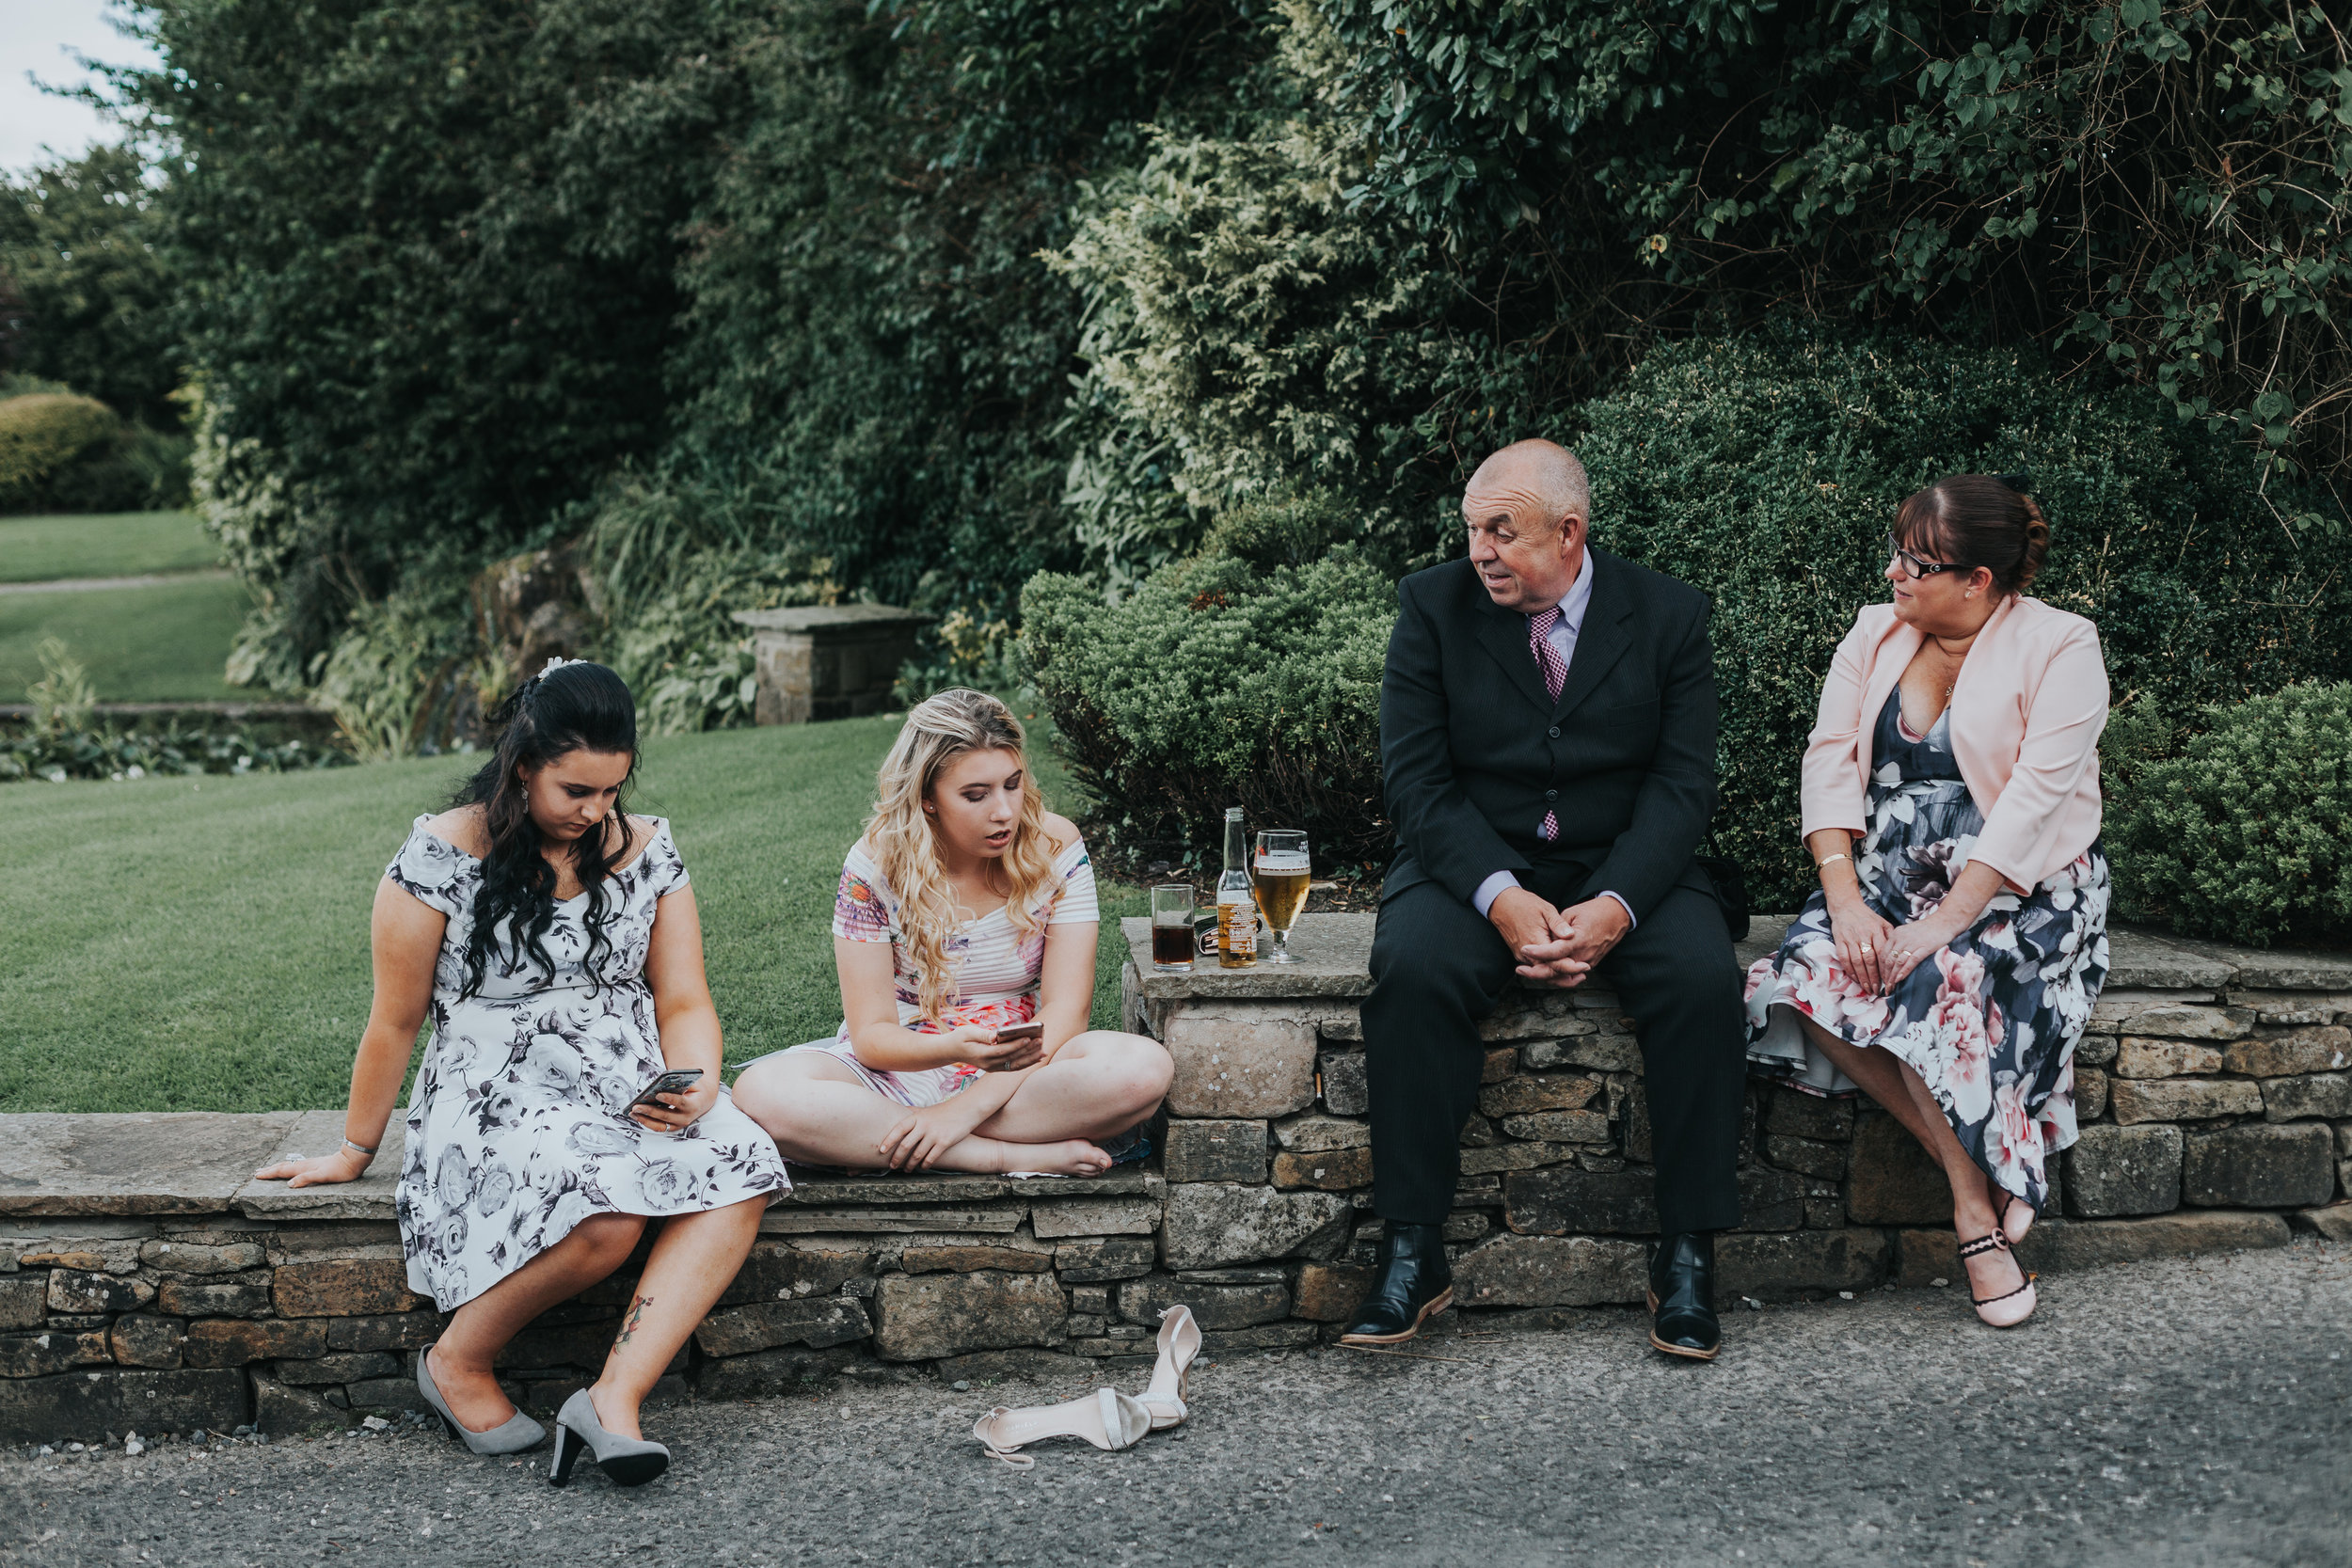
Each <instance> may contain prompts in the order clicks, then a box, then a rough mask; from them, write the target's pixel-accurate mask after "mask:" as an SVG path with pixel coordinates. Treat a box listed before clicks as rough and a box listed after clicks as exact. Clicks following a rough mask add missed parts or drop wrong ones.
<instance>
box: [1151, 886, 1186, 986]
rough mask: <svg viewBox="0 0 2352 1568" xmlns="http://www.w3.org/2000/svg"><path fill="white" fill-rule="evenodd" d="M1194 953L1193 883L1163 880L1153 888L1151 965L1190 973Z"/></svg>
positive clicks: (1166, 971) (1162, 971)
mask: <svg viewBox="0 0 2352 1568" xmlns="http://www.w3.org/2000/svg"><path fill="white" fill-rule="evenodd" d="M1192 956H1193V938H1192V884H1191V883H1190V882H1164V883H1162V884H1161V885H1160V886H1158V887H1155V888H1153V889H1152V968H1153V969H1155V970H1157V971H1159V972H1160V973H1161V974H1191V973H1192Z"/></svg>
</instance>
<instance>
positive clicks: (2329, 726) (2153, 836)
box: [2105, 682, 2352, 947]
mask: <svg viewBox="0 0 2352 1568" xmlns="http://www.w3.org/2000/svg"><path fill="white" fill-rule="evenodd" d="M2155 706H2156V701H2155V699H2153V698H2151V697H2146V696H2143V697H2141V698H2139V699H2138V700H2137V702H2136V703H2135V704H2133V707H2134V708H2135V709H2139V710H2141V711H2139V712H2138V713H2137V714H2134V715H2133V716H2132V721H2131V722H2130V723H2128V724H2126V725H2123V726H2120V727H2122V728H2124V729H2125V731H2126V734H2127V736H2128V738H2129V742H2130V744H2129V746H2128V748H2127V749H2125V750H2123V752H2122V754H2120V755H2118V756H2115V757H2114V758H2112V759H2110V760H2108V762H2107V767H2106V773H2107V781H2106V783H2107V791H2108V794H2107V816H2106V835H2105V836H2106V845H2107V849H2108V854H2109V857H2110V859H2111V860H2112V861H2113V863H2114V866H2115V879H2116V903H2117V907H2118V909H2119V910H2120V911H2122V912H2123V913H2125V914H2128V915H2131V916H2133V917H2135V918H2138V919H2146V920H2160V921H2163V922H2164V923H2165V924H2167V925H2169V926H2170V927H2172V928H2173V929H2175V930H2179V931H2184V932H2187V933H2190V934H2192V935H2198V936H2212V937H2221V938H2225V939H2227V940H2229V941H2232V942H2248V943H2250V944H2252V945H2253V946H2256V947H2267V946H2269V945H2270V944H2271V943H2272V942H2276V941H2279V940H2280V939H2282V938H2283V939H2301V940H2305V941H2313V940H2317V941H2329V942H2342V941H2344V940H2345V939H2346V938H2352V684H2345V683H2338V684H2335V685H2324V684H2319V683H2315V682H2312V683H2303V684H2298V685H2295V686H2290V687H2288V688H2287V689H2285V690H2283V691H2278V692H2274V693H2272V694H2271V695H2269V696H2265V697H2256V698H2253V699H2251V700H2249V701H2248V702H2244V703H2239V704H2234V705H2210V706H2207V707H2206V708H2204V709H2203V710H2202V711H2201V712H2198V713H2195V714H2194V715H2193V716H2192V717H2193V719H2194V721H2195V722H2196V725H2197V727H2196V729H2195V730H2190V729H2189V728H2188V727H2187V726H2183V727H2182V729H2181V730H2180V731H2178V732H2172V730H2171V726H2169V725H2166V724H2165V723H2164V722H2163V721H2162V719H2161V717H2160V716H2159V715H2157V714H2156V713H2155V712H2154V711H2153V710H2154V708H2155ZM2174 711H2176V712H2177V711H2179V710H2178V709H2177V708H2176V709H2174ZM2176 735H2177V739H2176Z"/></svg>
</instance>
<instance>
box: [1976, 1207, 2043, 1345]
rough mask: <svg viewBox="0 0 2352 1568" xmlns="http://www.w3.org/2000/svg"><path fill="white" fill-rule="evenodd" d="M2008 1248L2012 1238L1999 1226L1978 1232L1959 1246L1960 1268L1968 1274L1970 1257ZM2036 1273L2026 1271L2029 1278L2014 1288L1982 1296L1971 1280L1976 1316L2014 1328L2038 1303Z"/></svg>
mask: <svg viewBox="0 0 2352 1568" xmlns="http://www.w3.org/2000/svg"><path fill="white" fill-rule="evenodd" d="M2007 1251H2009V1238H2008V1237H2007V1236H2005V1235H2003V1234H2002V1233H2001V1232H1999V1231H1998V1230H1995V1231H1994V1232H1993V1233H1992V1234H1991V1235H1989V1236H1979V1237H1978V1238H1977V1239H1976V1240H1975V1241H1973V1242H1965V1243H1962V1245H1961V1249H1960V1267H1961V1272H1962V1273H1963V1275H1965V1274H1966V1272H1967V1269H1968V1259H1971V1258H1981V1257H1983V1256H1984V1255H1985V1254H1986V1253H1988V1252H2007ZM2010 1261H2011V1262H2012V1263H2014V1262H2015V1261H2016V1259H2014V1258H2012V1259H2010ZM2017 1272H2018V1273H2019V1274H2026V1271H2025V1269H2024V1267H2023V1266H2022V1265H2021V1266H2019V1267H2018V1270H2017ZM2035 1277H2036V1276H2035V1275H2030V1274H2026V1282H2025V1283H2024V1284H2023V1285H2020V1286H2018V1287H2017V1289H2015V1290H2014V1291H2002V1292H2001V1293H2000V1294H1999V1295H1997V1296H1980V1295H1979V1294H1977V1287H1976V1285H1975V1283H1974V1282H1973V1281H1971V1282H1970V1284H1969V1287H1968V1299H1969V1300H1970V1301H1972V1302H1974V1303H1976V1307H1977V1316H1978V1317H1979V1318H1981V1319H1983V1320H1984V1321H1985V1322H1986V1323H1989V1324H1991V1325H1992V1326H1993V1327H1994V1328H2015V1327H2016V1326H2017V1325H2018V1324H2019V1323H2024V1322H2025V1321H2026V1319H2027V1318H2030V1317H2032V1316H2033V1309H2034V1304H2035V1296H2034V1289H2033V1282H2034V1279H2035ZM2004 1302H2008V1303H2011V1304H2012V1305H2010V1306H2006V1307H2004V1306H2001V1304H2002V1303H2004ZM1988 1307H1999V1310H1998V1311H1987V1310H1986V1308H1988Z"/></svg>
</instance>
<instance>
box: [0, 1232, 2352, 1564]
mask: <svg viewBox="0 0 2352 1568" xmlns="http://www.w3.org/2000/svg"><path fill="white" fill-rule="evenodd" d="M1419 1348H1420V1350H1421V1351H1422V1354H1424V1355H1426V1356H1431V1357H1435V1356H1444V1357H1447V1358H1449V1359H1446V1360H1442V1361H1440V1360H1435V1359H1422V1360H1408V1359H1406V1358H1404V1357H1401V1356H1389V1357H1380V1356H1368V1355H1363V1354H1354V1353H1346V1352H1341V1351H1336V1350H1333V1351H1323V1352H1317V1353H1298V1354H1289V1355H1263V1356H1250V1357H1240V1358H1236V1359H1234V1360H1232V1361H1230V1362H1227V1363H1225V1364H1222V1365H1218V1366H1215V1367H1209V1366H1206V1365H1205V1364H1204V1366H1203V1367H1201V1368H1197V1369H1196V1370H1195V1372H1194V1377H1193V1402H1194V1410H1195V1415H1194V1418H1193V1421H1192V1423H1191V1424H1190V1426H1188V1427H1187V1428H1184V1429H1180V1431H1179V1433H1163V1434H1161V1435H1159V1436H1156V1437H1152V1438H1148V1439H1146V1440H1145V1442H1144V1444H1143V1446H1142V1447H1140V1448H1138V1449H1134V1450H1131V1451H1130V1452H1127V1453H1123V1454H1104V1453H1098V1452H1096V1451H1095V1450H1094V1449H1088V1448H1084V1447H1081V1446H1076V1445H1066V1444H1054V1445H1049V1446H1048V1447H1047V1448H1045V1449H1043V1450H1042V1451H1041V1455H1040V1457H1039V1460H1038V1465H1037V1467H1036V1468H1035V1469H1034V1470H1030V1471H1025V1472H1024V1471H1016V1470H1013V1469H1010V1468H1008V1467H1005V1466H1003V1465H998V1464H996V1463H994V1462H993V1461H991V1460H989V1459H987V1458H985V1457H984V1456H982V1454H981V1453H980V1452H979V1450H978V1449H977V1446H976V1445H975V1444H974V1443H973V1442H972V1440H971V1438H970V1436H969V1434H968V1429H969V1428H970V1425H971V1422H972V1418H973V1417H974V1416H975V1415H976V1414H977V1413H978V1411H979V1410H980V1409H981V1408H983V1407H984V1406H985V1405H987V1404H990V1403H993V1402H1000V1401H1011V1402H1023V1401H1025V1400H1034V1399H1039V1398H1045V1397H1055V1398H1058V1397H1066V1396H1068V1395H1069V1394H1072V1393H1075V1392H1078V1391H1080V1386H1076V1385H1063V1386H1052V1387H1036V1386H1018V1385H1006V1386H1000V1387H996V1388H985V1389H983V1388H975V1389H971V1390H967V1391H962V1392H959V1391H957V1390H956V1389H954V1388H953V1387H951V1386H944V1385H942V1384H940V1383H939V1382H938V1381H936V1380H927V1379H912V1380H907V1381H892V1380H891V1379H890V1376H889V1374H887V1373H883V1374H882V1375H881V1377H880V1378H874V1377H870V1376H869V1377H868V1378H867V1379H866V1380H864V1381H847V1382H842V1383H839V1384H836V1385H834V1386H828V1387H826V1388H825V1389H823V1391H821V1392H818V1393H814V1394H811V1395H808V1396H805V1397H795V1398H791V1399H787V1400H779V1401H769V1402H755V1403H745V1404H739V1405H733V1406H719V1407H685V1408H679V1409H675V1410H671V1411H666V1412H663V1413H661V1414H660V1415H659V1416H658V1417H656V1418H655V1421H654V1428H655V1432H656V1433H657V1435H660V1436H661V1437H663V1438H665V1439H666V1440H667V1441H669V1442H670V1443H671V1444H672V1446H673V1448H674V1449H675V1450H676V1453H677V1456H678V1463H677V1465H676V1466H675V1468H674V1469H673V1470H672V1471H671V1472H670V1474H669V1475H668V1476H666V1477H664V1478H663V1479H662V1480H661V1481H659V1482H657V1483H655V1484H654V1485H652V1486H649V1487H646V1488H644V1490H642V1491H638V1492H622V1491H618V1490H615V1489H614V1488H612V1486H611V1485H609V1484H608V1483H607V1482H605V1481H604V1480H603V1479H602V1478H601V1477H600V1476H597V1475H595V1474H594V1473H593V1472H591V1471H589V1470H588V1467H587V1466H586V1465H582V1466H581V1477H582V1479H579V1480H576V1481H574V1483H573V1485H572V1486H571V1488H570V1489H569V1490H567V1491H563V1492H558V1491H555V1490H553V1489H551V1488H549V1487H548V1485H547V1483H546V1481H545V1480H544V1474H545V1465H546V1456H545V1453H544V1451H542V1453H540V1454H539V1455H536V1456H533V1457H532V1459H531V1460H530V1461H528V1462H514V1461H490V1460H477V1459H474V1458H471V1457H469V1456H468V1455H466V1454H464V1453H463V1452H462V1451H461V1450H458V1449H455V1448H453V1446H452V1445H450V1444H449V1443H448V1442H447V1441H445V1440H444V1439H443V1438H442V1437H441V1436H440V1435H439V1433H437V1432H414V1433H399V1434H393V1435H386V1436H373V1435H372V1436H366V1437H356V1438H355V1437H348V1436H338V1437H334V1438H329V1439H324V1440H318V1441H311V1442H295V1443H282V1444H278V1445H274V1446H270V1447H256V1446H253V1445H251V1444H215V1445H214V1450H215V1451H209V1452H199V1451H196V1450H195V1449H192V1448H191V1446H189V1445H187V1444H186V1443H184V1442H174V1443H170V1444H167V1445H165V1446H163V1447H162V1448H160V1449H156V1450H154V1451H151V1452H150V1453H148V1454H146V1455H144V1456H141V1457H138V1458H126V1457H125V1456H124V1455H123V1454H122V1452H121V1450H120V1449H115V1450H111V1451H108V1452H105V1453H103V1454H88V1455H71V1454H68V1455H58V1456H56V1457H53V1458H48V1459H40V1460H27V1459H26V1458H25V1457H24V1455H23V1452H22V1451H21V1450H20V1451H19V1452H17V1453H16V1454H14V1455H12V1456H9V1457H8V1458H5V1459H0V1562H6V1563H9V1564H15V1563H25V1564H39V1565H42V1568H48V1565H53V1564H54V1565H59V1568H64V1565H72V1568H82V1565H87V1564H98V1563H135V1562H158V1563H168V1564H175V1565H177V1564H213V1563H237V1564H246V1563H250V1564H260V1565H264V1568H276V1565H279V1564H286V1563H294V1562H309V1561H319V1560H323V1561H344V1560H353V1561H364V1562H368V1563H371V1564H383V1563H398V1562H418V1563H501V1564H503V1563H521V1562H548V1563H556V1564H569V1563H573V1562H591V1561H593V1562H605V1561H611V1560H623V1561H628V1562H643V1563H652V1562H660V1563H669V1562H680V1563H701V1564H726V1565H735V1564H753V1563H793V1564H835V1563H840V1564H848V1563H892V1564H896V1563H906V1564H926V1565H928V1564H959V1563H989V1562H1002V1563H1016V1564H1032V1563H1050V1564H1063V1563H1068V1564H1086V1565H1089V1568H1103V1565H1114V1564H1124V1563H1147V1562H1148V1563H1173V1564H1180V1565H1191V1564H1224V1563H1232V1564H1240V1565H1250V1568H1254V1565H1256V1564H1260V1563H1267V1562H1282V1563H1291V1562H1305V1563H1314V1562H1325V1563H1339V1562H1347V1563H1356V1562H1371V1563H1390V1562H1394V1563H1441V1564H1462V1565H1473V1564H1474V1565H1476V1568H1502V1565H1517V1564H1521V1563H1535V1562H1545V1563H1552V1562H1583V1561H1592V1562H1606V1563H1611V1564H1619V1563H1623V1564H1646V1563H1661V1564H1675V1565H1680V1564H1685V1563H1735V1564H1736V1563H1752V1564H1757V1565H1759V1568H1760V1565H1763V1564H1776V1563H1789V1564H1800V1563H1802V1564H1807V1565H1810V1564H1816V1563H1833V1564H1835V1563H1850V1562H1851V1563H1863V1562H1868V1563H1873V1564H1877V1563H1885V1562H1889V1561H1903V1562H1931V1563H1947V1564H1951V1565H1952V1568H1986V1565H1998V1568H2009V1565H2019V1568H2058V1565H2067V1568H2072V1565H2075V1564H2108V1563H2112V1564H2130V1565H2131V1568H2154V1565H2159V1564H2171V1563H2181V1564H2191V1563H2193V1564H2199V1565H2208V1564H2238V1563H2244V1564H2262V1565H2265V1568H2275V1565H2278V1564H2290V1563H2292V1564H2301V1563H2312V1564H2344V1563H2346V1562H2352V1500H2348V1499H2347V1492H2348V1491H2352V1487H2348V1486H2347V1482H2352V1467H2348V1466H2347V1462H2348V1461H2352V1245H2328V1244H2324V1243H2316V1242H2312V1241H2303V1242H2299V1243H2297V1244H2296V1245H2295V1246H2293V1247H2290V1248H2286V1249H2283V1250H2281V1251H2277V1252H2265V1253H2257V1254H2248V1255H2243V1256H2230V1257H2216V1258H2211V1259H2185V1260H2177V1261H2168V1262H2164V1263H2149V1264H2138V1265H2133V1266H2130V1267H2126V1268H2119V1269H2112V1270H2107V1271H2103V1272H2099V1273H2093V1274H2088V1275H2073V1276H2071V1277H2066V1278H2061V1279H2055V1280H2050V1281H2047V1282H2046V1283H2045V1289H2044V1291H2043V1299H2042V1312H2041V1314H2040V1316H2039V1317H2038V1318H2037V1319H2036V1320H2035V1322H2034V1323H2031V1324H2030V1325H2028V1326H2027V1327H2026V1328H2024V1329H2021V1330H2018V1331H2015V1332H2012V1333H2010V1334H1994V1333H1993V1332H1991V1331H1989V1330H1984V1329H1980V1328H1979V1327H1977V1326H1976V1325H1975V1323H1974V1320H1973V1319H1972V1318H1971V1317H1970V1316H1969V1315H1968V1310H1967V1303H1966V1301H1965V1299H1964V1297H1963V1295H1962V1294H1961V1293H1960V1292H1959V1291H1887V1292H1878V1293H1872V1294H1868V1295H1866V1296H1865V1297H1863V1298H1862V1299H1860V1300H1858V1301H1855V1302H1852V1303H1851V1304H1849V1303H1844V1302H1830V1303H1826V1304H1823V1305H1820V1306H1810V1307H1768V1308H1765V1309H1763V1310H1760V1311H1756V1310H1743V1311H1740V1312H1739V1313H1737V1314H1736V1315H1735V1316H1734V1317H1733V1318H1732V1319H1731V1320H1730V1322H1729V1323H1728V1324H1727V1332H1726V1344H1725V1348H1724V1357H1723V1359H1722V1360H1721V1361H1720V1362H1718V1363H1717V1364H1716V1365H1714V1366H1712V1367H1704V1366H1694V1365H1689V1364H1681V1363H1673V1362H1669V1361H1667V1360H1665V1359H1664V1358H1663V1357H1660V1356H1656V1355H1653V1354H1648V1353H1646V1352H1645V1350H1644V1349H1643V1347H1642V1344H1641V1341H1640V1338H1639V1330H1638V1320H1637V1319H1636V1318H1635V1317H1634V1316H1632V1315H1630V1314H1626V1313H1616V1312H1594V1313H1591V1314H1588V1315H1586V1316H1585V1318H1584V1320H1583V1321H1582V1322H1581V1323H1578V1324H1576V1325H1574V1326H1571V1327H1567V1328H1565V1329H1560V1330H1556V1331H1551V1332H1546V1333H1540V1334H1509V1335H1500V1336H1496V1337H1492V1338H1442V1339H1436V1340H1430V1339H1424V1340H1423V1341H1422V1345H1421V1346H1420V1347H1419ZM1125 1381H1129V1382H1133V1383H1136V1384H1139V1383H1140V1381H1141V1374H1140V1373H1139V1372H1129V1373H1127V1374H1126V1376H1125Z"/></svg>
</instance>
